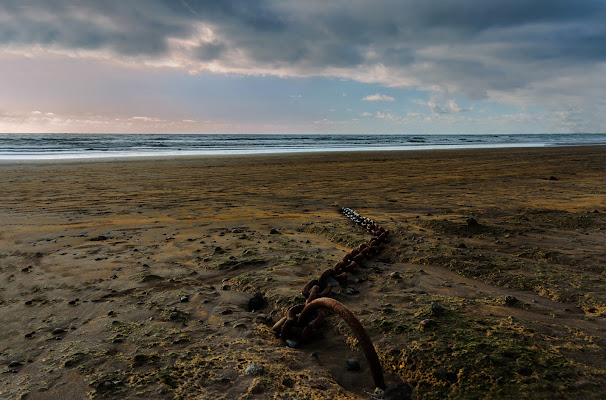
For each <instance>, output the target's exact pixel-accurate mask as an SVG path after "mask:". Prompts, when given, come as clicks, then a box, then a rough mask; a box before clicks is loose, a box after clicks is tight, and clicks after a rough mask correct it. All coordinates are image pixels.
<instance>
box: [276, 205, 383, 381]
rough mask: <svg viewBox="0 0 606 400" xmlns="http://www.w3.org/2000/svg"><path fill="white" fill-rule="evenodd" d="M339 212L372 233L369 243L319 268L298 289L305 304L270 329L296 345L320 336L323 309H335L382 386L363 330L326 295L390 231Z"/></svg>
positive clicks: (378, 365)
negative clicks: (319, 272)
mask: <svg viewBox="0 0 606 400" xmlns="http://www.w3.org/2000/svg"><path fill="white" fill-rule="evenodd" d="M341 212H342V213H343V215H345V216H346V217H347V218H349V219H351V220H352V221H353V222H354V223H355V224H356V225H359V226H361V227H363V228H365V229H366V230H367V231H368V232H369V233H370V234H372V235H373V237H372V238H371V239H370V240H369V241H368V243H361V244H360V245H359V246H358V247H357V248H355V249H352V250H351V251H350V252H349V253H347V254H345V255H344V256H343V259H342V260H341V261H339V262H337V263H336V264H335V266H334V267H333V268H329V269H327V270H325V271H324V272H322V274H321V275H320V277H319V278H318V279H312V280H310V281H309V282H307V283H306V284H305V286H303V290H302V291H301V293H302V294H303V297H305V299H306V301H305V304H298V305H296V306H294V307H292V308H290V309H289V310H288V311H287V312H286V316H284V317H283V318H282V319H281V320H279V321H278V322H277V323H276V324H275V325H274V326H273V331H274V332H275V334H276V336H277V337H279V338H281V339H282V340H283V341H284V342H285V343H286V344H287V345H288V346H290V347H295V348H296V347H298V346H299V345H301V344H303V343H308V342H310V341H312V340H313V339H315V338H318V337H321V332H320V330H319V328H320V326H321V325H322V324H323V322H324V320H325V317H326V314H325V310H327V311H334V312H336V313H337V314H339V316H341V318H343V320H344V321H345V322H346V323H347V324H348V325H349V327H350V328H351V330H352V331H353V332H354V334H355V335H356V338H357V339H358V343H360V347H361V348H362V350H363V352H364V355H365V356H366V360H367V361H368V365H369V368H370V372H371V374H372V377H373V381H374V384H375V386H376V387H378V388H380V389H385V387H386V386H385V381H384V379H383V369H382V368H381V363H380V362H379V357H378V356H377V353H376V351H375V348H374V346H373V344H372V341H371V340H370V337H369V336H368V334H367V333H366V330H365V329H364V327H363V326H362V324H361V323H360V321H359V320H358V319H357V318H356V317H355V316H354V315H353V313H352V312H351V311H350V310H349V309H347V307H345V305H343V304H342V303H340V302H338V301H337V300H335V299H332V298H329V297H328V296H329V295H330V294H331V292H332V288H333V287H336V286H339V285H345V284H346V283H347V276H348V273H350V272H353V271H355V270H356V269H357V268H358V267H363V266H364V261H365V260H367V259H370V258H371V257H373V256H374V255H376V254H377V253H378V252H379V251H380V248H381V246H382V245H383V243H385V241H386V239H387V235H388V234H389V231H388V230H387V229H385V228H383V227H382V226H381V225H379V224H378V223H376V222H375V221H373V220H372V219H369V218H366V217H362V216H361V215H360V214H358V213H357V212H355V211H353V210H352V209H350V208H342V209H341Z"/></svg>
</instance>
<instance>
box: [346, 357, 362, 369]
mask: <svg viewBox="0 0 606 400" xmlns="http://www.w3.org/2000/svg"><path fill="white" fill-rule="evenodd" d="M347 370H348V371H359V370H360V362H359V361H358V360H352V359H349V360H347Z"/></svg>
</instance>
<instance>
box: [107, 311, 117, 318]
mask: <svg viewBox="0 0 606 400" xmlns="http://www.w3.org/2000/svg"><path fill="white" fill-rule="evenodd" d="M115 315H116V312H115V311H114V310H110V311H108V312H107V316H108V317H114V316H115Z"/></svg>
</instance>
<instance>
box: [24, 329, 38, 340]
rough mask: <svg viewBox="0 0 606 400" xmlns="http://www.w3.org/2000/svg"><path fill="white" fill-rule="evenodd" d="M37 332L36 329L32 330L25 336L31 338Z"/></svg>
mask: <svg viewBox="0 0 606 400" xmlns="http://www.w3.org/2000/svg"><path fill="white" fill-rule="evenodd" d="M35 334H36V331H31V332H30V333H26V334H25V335H23V336H24V337H26V338H27V339H31V338H33V337H34V335H35Z"/></svg>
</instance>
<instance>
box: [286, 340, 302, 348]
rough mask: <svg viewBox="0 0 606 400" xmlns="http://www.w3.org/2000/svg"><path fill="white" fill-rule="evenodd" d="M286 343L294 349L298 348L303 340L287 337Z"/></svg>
mask: <svg viewBox="0 0 606 400" xmlns="http://www.w3.org/2000/svg"><path fill="white" fill-rule="evenodd" d="M286 345H287V346H288V347H292V348H293V349H296V348H297V347H299V346H300V345H301V342H300V341H298V340H296V339H286Z"/></svg>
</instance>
